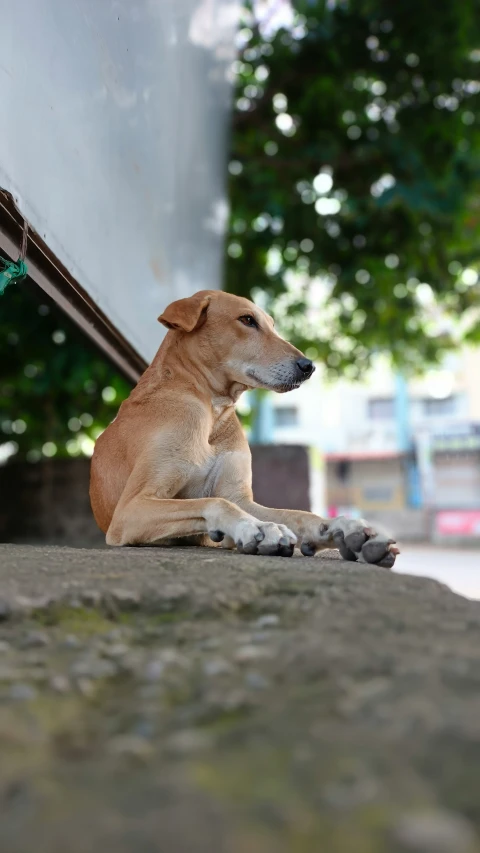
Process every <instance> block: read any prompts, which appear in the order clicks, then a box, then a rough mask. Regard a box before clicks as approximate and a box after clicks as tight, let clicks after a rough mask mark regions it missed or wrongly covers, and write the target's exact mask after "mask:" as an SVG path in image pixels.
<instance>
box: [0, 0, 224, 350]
mask: <svg viewBox="0 0 480 853" xmlns="http://www.w3.org/2000/svg"><path fill="white" fill-rule="evenodd" d="M237 13H238V8H237V0H15V2H12V0H0V22H1V24H0V26H1V32H2V50H1V54H0V105H1V110H2V129H1V131H0V188H3V189H6V190H8V191H9V192H11V193H12V195H13V196H14V198H15V200H16V203H17V207H18V208H19V210H20V211H21V213H22V214H23V215H24V216H25V217H26V219H27V220H28V221H29V223H30V224H31V225H32V226H33V228H35V230H36V231H38V233H39V234H40V235H41V236H42V237H43V238H44V239H45V242H46V243H47V245H48V247H49V248H50V249H51V250H52V252H53V253H54V254H55V255H56V256H57V258H58V259H59V260H60V261H61V262H62V263H63V264H64V265H65V267H66V268H67V269H68V271H69V272H70V273H71V274H72V276H73V277H74V278H75V279H76V280H77V281H78V282H79V283H80V284H81V285H82V287H83V288H84V289H85V290H86V291H87V293H88V294H89V295H90V296H91V297H92V298H93V299H94V301H95V302H96V304H97V305H98V306H99V307H100V308H101V309H102V311H103V312H104V313H105V314H106V315H107V316H108V317H109V319H110V320H111V321H112V322H113V323H114V324H115V326H116V327H117V328H118V330H119V331H120V332H121V333H122V334H123V335H124V336H125V338H126V339H127V340H128V341H129V342H130V343H131V344H132V345H133V346H134V347H135V348H136V349H137V351H138V352H139V353H140V354H141V355H142V356H143V357H144V358H146V359H150V358H151V357H152V356H153V354H154V352H155V351H156V348H157V347H158V344H159V342H160V340H161V338H162V334H163V333H162V327H161V326H159V324H158V323H157V322H156V318H157V316H158V314H159V313H160V312H161V310H162V309H163V307H164V306H165V305H166V304H167V303H168V302H169V301H171V300H173V299H175V298H179V297H181V296H186V295H189V294H190V293H193V292H195V291H196V290H199V289H201V288H205V287H209V288H210V287H213V288H216V287H219V286H220V283H221V257H222V235H223V230H224V224H225V220H226V213H227V205H226V200H225V187H224V174H225V160H226V135H227V126H228V112H229V105H230V85H229V82H228V69H229V66H230V64H231V62H232V59H233V58H234V46H233V45H234V31H235V26H236V20H237Z"/></svg>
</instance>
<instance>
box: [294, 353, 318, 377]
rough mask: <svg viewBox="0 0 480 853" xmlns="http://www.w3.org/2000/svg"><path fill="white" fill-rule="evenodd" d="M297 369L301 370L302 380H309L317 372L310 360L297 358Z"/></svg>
mask: <svg viewBox="0 0 480 853" xmlns="http://www.w3.org/2000/svg"><path fill="white" fill-rule="evenodd" d="M297 367H298V368H299V370H300V373H301V376H302V379H308V377H309V376H311V375H312V373H313V371H314V370H315V365H314V363H313V361H310V359H309V358H297Z"/></svg>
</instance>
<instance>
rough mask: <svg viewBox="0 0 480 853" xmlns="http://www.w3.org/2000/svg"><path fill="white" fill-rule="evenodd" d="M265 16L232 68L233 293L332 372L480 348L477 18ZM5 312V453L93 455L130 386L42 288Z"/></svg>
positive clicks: (248, 17)
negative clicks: (377, 356)
mask: <svg viewBox="0 0 480 853" xmlns="http://www.w3.org/2000/svg"><path fill="white" fill-rule="evenodd" d="M262 3H263V0H253V6H254V11H255V12H259V11H260V12H261V11H262V9H263V15H262V22H261V25H260V26H259V25H258V23H257V22H256V21H258V18H256V17H255V16H254V15H253V13H252V9H251V8H250V9H248V8H246V9H245V11H244V22H243V26H242V28H241V30H240V32H239V34H238V41H239V47H240V53H239V59H238V60H237V62H235V64H234V69H233V70H234V76H235V85H236V95H235V110H234V117H233V135H232V151H231V159H230V164H229V171H230V197H231V205H232V208H231V209H232V214H231V220H230V233H229V238H228V243H227V258H228V261H227V269H226V286H227V289H229V290H230V291H232V292H234V293H239V294H244V295H247V296H251V295H254V296H256V297H257V298H259V299H263V300H264V301H265V304H266V305H267V307H268V308H269V310H272V311H273V313H274V314H276V316H277V319H278V320H279V323H280V325H281V328H282V330H283V332H284V333H285V334H286V335H287V336H288V337H289V338H290V339H291V340H293V341H294V342H295V343H297V345H298V346H300V347H301V348H302V349H303V350H307V352H308V354H309V355H311V356H312V357H318V358H319V359H321V360H322V361H324V362H325V364H326V365H327V367H328V369H329V371H330V372H331V373H340V372H344V373H346V374H347V375H349V376H352V377H353V376H356V375H358V374H359V373H361V372H362V371H364V370H365V368H366V367H367V366H368V363H369V361H370V359H371V356H372V353H373V352H376V351H391V352H392V354H393V357H394V359H395V360H396V361H397V362H398V363H399V364H401V365H402V366H403V367H405V368H409V367H410V368H412V369H418V368H423V367H424V366H425V365H426V364H427V363H428V362H429V361H433V360H435V359H436V358H437V357H438V356H439V355H440V354H441V353H442V352H444V351H445V350H446V349H447V348H448V347H449V346H452V345H455V343H456V342H457V341H458V340H459V339H460V338H461V337H462V336H463V337H464V338H465V339H466V340H471V341H475V340H479V339H480V323H479V319H478V316H479V315H478V310H479V309H478V306H479V304H480V299H479V297H480V289H479V284H478V276H477V268H478V267H479V263H480V243H479V240H478V237H477V231H478V228H479V226H480V192H479V190H480V186H479V179H480V156H479V151H480V146H479V133H480V122H479V118H478V95H479V93H480V15H479V14H478V3H477V2H476V0H463V1H462V2H457V0H442V3H438V4H432V2H431V0H402V2H400V0H355V2H353V0H351V1H350V2H346V0H296V2H294V8H295V11H294V14H293V16H292V17H291V20H289V21H287V22H285V23H286V26H284V27H282V28H280V29H278V28H277V27H276V25H275V21H274V20H273V19H274V18H275V15H276V11H275V7H282V9H283V10H285V8H287V6H286V0H276V1H275V2H273V3H271V4H270V6H269V4H264V5H263V6H262ZM265 10H266V14H265ZM270 14H272V16H273V18H272V19H271V18H269V15H270ZM0 308H1V314H0V358H1V367H0V445H2V444H3V453H4V456H5V455H6V454H8V453H12V454H13V453H18V454H19V455H20V456H23V457H25V456H26V457H27V458H28V459H30V460H31V461H35V459H38V458H40V456H41V455H43V456H49V455H51V456H54V455H67V454H68V455H77V454H82V453H87V454H88V453H89V452H90V451H91V448H92V443H93V440H94V439H95V438H96V436H97V435H98V433H99V431H100V430H101V429H103V428H104V427H105V426H106V425H107V424H108V422H109V421H110V420H111V418H112V416H113V415H114V414H115V411H116V409H117V407H118V404H119V402H120V401H121V400H122V399H123V398H124V397H125V396H126V395H127V394H128V391H129V385H128V383H127V382H126V381H125V380H124V379H123V378H122V377H121V376H119V375H118V373H117V371H116V370H115V369H114V368H113V367H112V366H111V365H110V364H109V363H108V362H107V361H106V360H105V359H104V358H103V357H102V356H101V355H99V354H97V353H96V352H95V350H94V349H93V347H91V346H90V345H89V344H88V342H87V341H86V340H85V338H84V337H83V336H82V334H81V333H80V332H79V331H78V330H77V329H76V328H75V327H73V325H72V324H71V323H70V322H69V321H68V320H67V319H66V318H64V317H61V316H60V315H59V313H58V312H57V311H56V310H55V309H54V308H53V306H51V305H50V304H47V302H46V301H43V302H40V303H37V302H35V300H33V299H32V297H31V295H30V294H29V293H28V289H26V288H24V287H22V286H20V285H11V286H10V287H9V288H7V290H6V292H5V295H4V296H3V297H2V298H1V302H0ZM5 448H6V449H5ZM0 452H1V448H0Z"/></svg>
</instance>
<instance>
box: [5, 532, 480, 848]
mask: <svg viewBox="0 0 480 853" xmlns="http://www.w3.org/2000/svg"><path fill="white" fill-rule="evenodd" d="M0 620H3V621H0V742H1V747H2V759H1V762H0V801H1V804H2V820H1V821H0V849H1V850H2V853H18V851H26V850H35V851H36V853H64V851H65V850H68V851H69V853H84V851H86V850H92V851H95V850H100V849H104V850H115V851H118V853H127V852H128V853H130V851H131V853H133V851H139V850H142V851H143V850H144V851H152V853H153V851H161V853H163V852H164V851H165V853H171V851H175V853H212V851H219V853H278V851H280V853H290V851H306V853H309V851H315V853H316V851H322V853H323V851H324V853H367V851H368V853H397V852H398V851H400V853H401V851H404V853H408V851H410V853H414V851H417V853H428V851H432V853H433V851H434V853H440V851H442V853H479V851H480V844H479V841H478V831H479V827H480V800H479V797H478V791H479V790H480V689H479V688H480V680H479V673H480V604H478V603H475V602H471V601H467V600H465V599H462V598H461V597H459V596H457V595H454V594H453V593H451V592H450V591H449V590H448V589H447V588H446V587H444V586H442V585H440V584H438V583H436V582H434V581H427V580H423V579H421V578H416V577H410V576H402V575H398V574H391V573H389V572H387V571H384V570H381V569H375V568H371V567H365V566H363V567H360V566H357V565H354V564H351V563H344V562H342V561H340V560H338V559H335V555H333V554H329V555H327V557H323V558H322V557H317V558H315V559H311V560H307V559H305V558H301V557H298V558H293V559H291V560H282V559H281V558H261V557H247V556H242V555H238V554H235V553H224V552H220V551H219V550H217V549H193V548H191V549H188V548H185V549H172V550H166V549H165V550H164V549H153V548H145V549H121V550H116V549H107V550H105V549H104V550H94V549H90V550H89V549H78V550H75V549H70V548H53V547H52V548H33V547H32V548H29V547H23V546H0Z"/></svg>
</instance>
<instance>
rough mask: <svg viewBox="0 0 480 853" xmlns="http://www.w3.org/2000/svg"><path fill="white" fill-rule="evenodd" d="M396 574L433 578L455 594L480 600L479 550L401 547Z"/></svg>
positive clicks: (427, 546)
mask: <svg viewBox="0 0 480 853" xmlns="http://www.w3.org/2000/svg"><path fill="white" fill-rule="evenodd" d="M395 571H397V572H400V573H402V574H408V575H421V576H422V577H427V578H434V579H435V580H438V581H441V582H442V583H445V584H447V586H449V587H450V589H452V590H453V591H454V592H458V593H460V595H465V596H467V597H468V598H478V599H480V547H479V548H477V549H473V548H469V549H463V548H440V547H434V546H431V545H404V546H402V553H401V555H400V557H398V558H397V564H396V566H395Z"/></svg>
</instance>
